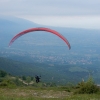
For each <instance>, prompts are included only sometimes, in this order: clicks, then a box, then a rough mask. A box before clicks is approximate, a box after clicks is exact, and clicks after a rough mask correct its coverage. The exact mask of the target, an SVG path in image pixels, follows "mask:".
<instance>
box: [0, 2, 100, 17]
mask: <svg viewBox="0 0 100 100" xmlns="http://www.w3.org/2000/svg"><path fill="white" fill-rule="evenodd" d="M99 5H100V0H0V14H2V13H3V14H4V13H5V14H6V13H7V14H12V15H13V14H14V15H22V14H23V15H27V14H29V15H93V14H97V15H98V14H100V11H99V9H100V6H99Z"/></svg>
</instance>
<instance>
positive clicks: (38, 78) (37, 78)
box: [35, 75, 41, 83]
mask: <svg viewBox="0 0 100 100" xmlns="http://www.w3.org/2000/svg"><path fill="white" fill-rule="evenodd" d="M35 79H36V83H38V82H40V79H41V76H40V77H39V76H37V75H36V76H35Z"/></svg>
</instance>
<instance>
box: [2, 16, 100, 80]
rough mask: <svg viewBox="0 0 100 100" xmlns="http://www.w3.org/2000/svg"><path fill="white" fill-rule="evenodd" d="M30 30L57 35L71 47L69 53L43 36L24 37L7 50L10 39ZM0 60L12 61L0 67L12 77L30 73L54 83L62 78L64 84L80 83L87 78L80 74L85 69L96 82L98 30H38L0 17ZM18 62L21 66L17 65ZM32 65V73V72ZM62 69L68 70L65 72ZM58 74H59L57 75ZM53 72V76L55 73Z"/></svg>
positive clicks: (99, 53) (58, 41) (99, 67)
mask: <svg viewBox="0 0 100 100" xmlns="http://www.w3.org/2000/svg"><path fill="white" fill-rule="evenodd" d="M32 27H48V28H51V29H54V30H56V31H58V32H59V33H61V34H62V35H63V36H65V37H66V38H67V39H68V41H69V42H70V44H71V50H68V47H67V45H66V44H65V43H64V42H63V41H62V40H61V39H59V38H58V37H57V36H55V35H53V34H48V33H47V32H34V34H26V35H24V36H22V37H20V38H19V39H17V40H16V41H15V42H14V44H13V45H12V46H11V47H10V48H9V47H8V44H9V42H10V40H11V38H12V37H13V36H15V35H16V34H17V33H19V32H20V31H23V30H24V29H28V28H32ZM0 57H5V58H10V59H13V60H15V61H8V60H7V61H8V62H6V63H4V66H6V68H5V67H4V66H1V64H0V67H1V68H5V69H6V70H8V71H9V72H11V73H13V74H14V73H15V74H16V75H21V73H22V72H23V74H26V75H27V74H28V75H29V74H30V73H31V74H30V75H33V74H32V72H33V73H36V74H38V73H44V72H46V73H45V75H44V74H43V75H42V76H43V77H46V75H47V76H50V77H49V78H50V80H51V77H52V79H54V78H53V77H54V76H55V77H56V79H57V80H58V79H59V77H60V78H61V80H62V79H63V78H64V80H65V81H66V80H70V79H71V78H72V79H73V77H72V76H75V79H77V80H80V79H81V78H82V77H86V76H87V71H86V70H84V69H87V70H89V72H91V73H92V75H93V76H94V77H95V79H96V80H97V81H98V82H100V77H99V76H100V75H99V73H100V30H87V29H74V28H64V27H51V26H42V25H38V24H36V23H33V22H30V21H28V20H25V19H21V18H16V17H9V16H7V17H5V16H3V17H2V16H1V17H0ZM17 61H18V62H17ZM19 61H20V62H23V63H19ZM9 62H10V64H12V66H9V69H7V65H9ZM26 63H32V64H26ZM5 64H6V65H5ZM18 64H19V65H20V67H19V65H18ZM33 64H34V68H35V69H36V70H35V71H34V70H33V66H32V65H33ZM35 64H36V65H35ZM16 65H17V67H15V68H14V67H13V66H16ZM51 65H53V67H51ZM23 66H24V67H23ZM25 66H26V67H25ZM29 66H31V67H32V70H30V69H31V67H29ZM37 66H38V67H37ZM62 66H63V67H62ZM66 66H67V68H68V69H66ZM61 67H62V68H61ZM17 68H18V69H19V70H18V69H17ZM11 69H13V70H14V69H16V70H17V72H16V70H15V72H14V71H13V70H12V71H11ZM24 69H26V71H25V70H24ZM38 69H39V70H38ZM61 69H62V70H61ZM58 70H61V72H59V71H58ZM78 70H79V71H78ZM80 70H81V71H82V72H83V73H82V72H80ZM48 71H49V72H48ZM56 71H57V73H55V72H56ZM64 72H65V73H64ZM51 74H52V75H53V76H51ZM79 76H80V78H79ZM45 79H48V78H45ZM45 79H44V80H45ZM73 80H74V79H73Z"/></svg>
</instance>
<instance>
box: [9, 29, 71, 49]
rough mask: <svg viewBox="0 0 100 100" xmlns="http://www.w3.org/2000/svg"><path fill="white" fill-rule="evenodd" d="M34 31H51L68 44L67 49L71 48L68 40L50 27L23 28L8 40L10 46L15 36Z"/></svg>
mask: <svg viewBox="0 0 100 100" xmlns="http://www.w3.org/2000/svg"><path fill="white" fill-rule="evenodd" d="M34 31H46V32H50V33H52V34H55V35H57V36H58V37H59V38H61V39H62V40H63V41H64V42H65V43H66V44H67V45H68V48H69V49H71V46H70V43H69V42H68V40H67V39H66V38H65V37H64V36H62V35H61V34H60V33H58V32H57V31H55V30H52V29H49V28H42V27H38V28H31V29H27V30H24V31H22V32H20V33H18V34H17V35H15V36H14V37H13V38H12V39H11V41H10V43H9V46H11V44H12V43H13V42H14V41H15V40H16V39H17V38H19V37H20V36H22V35H24V34H26V33H29V32H34Z"/></svg>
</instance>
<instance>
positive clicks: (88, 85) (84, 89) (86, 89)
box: [75, 77, 100, 94]
mask: <svg viewBox="0 0 100 100" xmlns="http://www.w3.org/2000/svg"><path fill="white" fill-rule="evenodd" d="M76 88H77V91H75V93H80V94H85V93H87V94H92V93H97V92H98V91H100V89H99V87H98V86H97V85H95V84H94V82H93V79H92V78H91V77H90V78H89V79H88V80H87V81H86V82H80V83H78V85H77V87H76Z"/></svg>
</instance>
